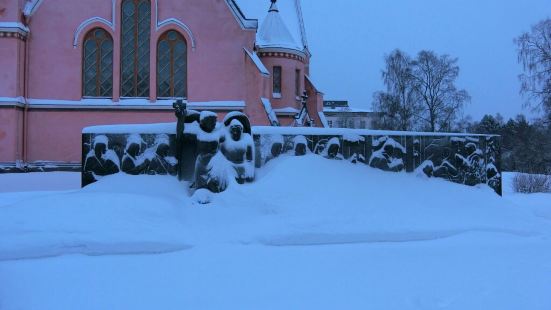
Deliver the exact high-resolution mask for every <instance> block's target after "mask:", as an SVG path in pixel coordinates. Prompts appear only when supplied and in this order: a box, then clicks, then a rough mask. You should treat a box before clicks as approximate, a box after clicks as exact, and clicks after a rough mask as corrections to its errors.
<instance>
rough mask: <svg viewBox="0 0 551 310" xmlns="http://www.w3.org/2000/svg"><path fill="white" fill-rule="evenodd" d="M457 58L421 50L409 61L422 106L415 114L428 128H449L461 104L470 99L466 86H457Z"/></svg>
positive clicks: (432, 129) (445, 129) (461, 106)
mask: <svg viewBox="0 0 551 310" xmlns="http://www.w3.org/2000/svg"><path fill="white" fill-rule="evenodd" d="M457 62H458V60H457V58H450V56H448V55H441V56H438V55H437V54H436V53H434V52H433V51H421V52H420V53H419V54H418V55H417V58H416V59H415V60H414V61H413V62H412V66H413V76H414V79H415V83H414V85H415V89H416V93H417V95H418V96H419V99H420V101H421V103H422V105H423V106H424V108H423V110H424V111H423V113H422V114H421V115H420V116H419V117H420V118H421V119H423V120H424V121H425V122H426V124H427V125H428V126H427V127H428V129H429V130H431V131H433V132H434V131H437V130H440V131H449V130H450V128H451V126H452V124H453V122H454V120H455V119H456V118H457V116H458V114H459V112H460V111H461V110H462V108H463V106H464V104H465V103H466V102H468V101H469V100H470V96H469V94H468V93H467V91H466V90H463V89H461V90H459V89H457V87H456V86H455V81H456V79H457V77H458V76H459V66H458V65H457Z"/></svg>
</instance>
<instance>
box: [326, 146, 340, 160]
mask: <svg viewBox="0 0 551 310" xmlns="http://www.w3.org/2000/svg"><path fill="white" fill-rule="evenodd" d="M338 154H339V146H338V145H337V144H331V145H330V146H329V149H328V150H327V156H328V157H329V158H335V157H337V155H338Z"/></svg>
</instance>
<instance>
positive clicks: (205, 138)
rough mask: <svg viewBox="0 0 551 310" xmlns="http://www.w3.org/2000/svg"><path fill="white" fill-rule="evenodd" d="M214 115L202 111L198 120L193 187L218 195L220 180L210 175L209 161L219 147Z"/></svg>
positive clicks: (221, 189)
mask: <svg viewBox="0 0 551 310" xmlns="http://www.w3.org/2000/svg"><path fill="white" fill-rule="evenodd" d="M216 118H217V117H216V114H215V113H213V112H209V111H203V112H201V115H200V120H199V132H198V133H197V159H196V161H195V176H194V183H193V185H192V186H193V187H194V188H195V189H208V190H210V191H211V192H213V193H219V192H221V191H223V190H225V187H224V188H221V183H222V182H221V180H220V179H219V177H221V176H215V175H212V174H211V173H210V172H211V169H212V166H211V160H212V159H213V157H214V156H215V155H216V153H218V150H219V146H220V141H219V140H220V135H219V132H218V131H217V130H216Z"/></svg>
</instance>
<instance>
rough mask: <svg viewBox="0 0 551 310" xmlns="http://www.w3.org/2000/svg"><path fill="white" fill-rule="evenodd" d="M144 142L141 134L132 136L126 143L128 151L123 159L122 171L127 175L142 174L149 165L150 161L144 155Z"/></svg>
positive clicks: (126, 150)
mask: <svg viewBox="0 0 551 310" xmlns="http://www.w3.org/2000/svg"><path fill="white" fill-rule="evenodd" d="M142 144H144V141H143V139H142V137H141V136H140V135H139V134H131V135H130V136H128V139H127V141H126V149H125V152H124V156H123V157H122V171H123V172H125V173H127V174H132V175H138V174H142V173H143V171H144V169H145V168H146V167H147V166H148V165H149V163H150V159H148V158H146V157H145V156H144V154H143V153H142Z"/></svg>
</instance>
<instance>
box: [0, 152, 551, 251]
mask: <svg viewBox="0 0 551 310" xmlns="http://www.w3.org/2000/svg"><path fill="white" fill-rule="evenodd" d="M220 177H222V176H220ZM337 180H338V181H337ZM188 187H189V186H188V184H187V183H179V182H178V181H177V180H176V178H173V177H170V176H128V175H125V174H116V175H113V176H109V177H105V178H103V179H102V180H101V181H100V182H97V183H95V184H93V185H91V186H88V187H86V188H84V189H81V190H76V191H70V192H62V193H52V194H45V193H44V194H40V195H35V194H32V193H31V194H28V195H29V196H27V197H28V198H25V197H26V196H22V198H21V199H13V197H11V198H10V200H9V201H11V202H12V203H9V204H2V203H0V260H14V259H28V258H39V257H45V256H57V255H66V254H75V253H79V254H86V255H114V254H127V253H134V254H138V253H161V252H170V251H177V250H184V249H189V248H191V247H195V246H204V245H212V244H259V245H267V246H294V245H321V244H350V243H392V242H414V241H429V240H438V239H442V238H454V237H457V236H460V235H469V234H475V235H480V234H501V235H503V234H506V235H510V236H511V237H512V238H526V237H530V236H534V235H538V234H542V233H544V234H548V233H549V230H550V229H549V222H548V220H547V219H546V218H544V217H542V216H534V214H532V213H531V212H529V211H527V210H523V209H522V208H519V207H517V206H515V205H514V204H511V203H509V202H508V201H506V200H504V199H503V198H501V197H499V196H497V195H496V194H495V193H494V192H493V191H492V189H490V188H489V187H487V186H479V187H468V186H463V185H459V184H453V183H450V182H446V181H444V180H438V179H424V178H419V177H416V176H415V175H410V174H392V173H388V172H383V171H378V170H375V169H372V168H369V167H367V166H358V165H353V164H350V163H348V162H346V161H334V160H328V159H324V158H322V157H320V156H315V155H306V156H302V157H295V156H286V155H285V156H281V157H280V158H278V159H275V160H273V161H270V162H269V163H268V164H267V165H266V166H265V167H264V168H262V169H260V171H259V173H258V178H257V181H256V182H254V183H251V184H246V185H238V184H236V183H235V182H229V183H228V189H227V191H226V192H223V193H221V194H212V195H208V197H207V196H205V195H203V194H201V195H199V194H198V196H196V197H192V198H190V197H189V192H188ZM20 195H25V194H23V193H21V194H20ZM205 202H209V204H208V207H206V208H202V207H200V204H201V203H205Z"/></svg>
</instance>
